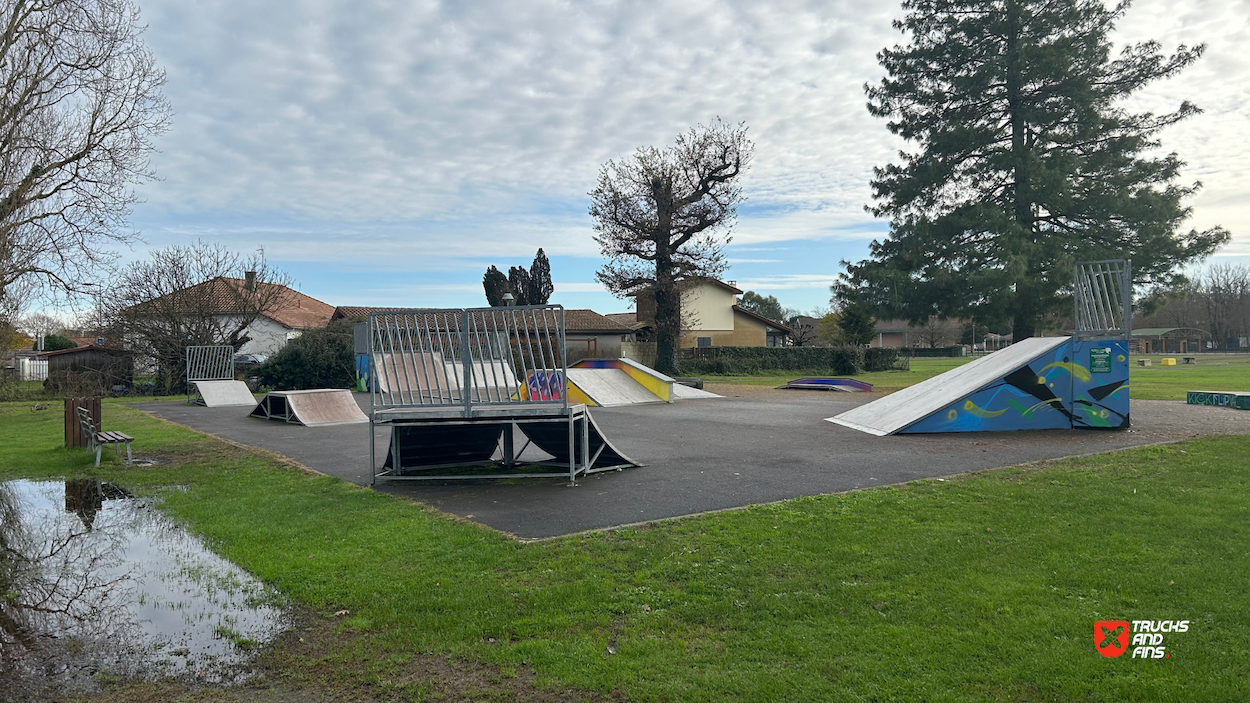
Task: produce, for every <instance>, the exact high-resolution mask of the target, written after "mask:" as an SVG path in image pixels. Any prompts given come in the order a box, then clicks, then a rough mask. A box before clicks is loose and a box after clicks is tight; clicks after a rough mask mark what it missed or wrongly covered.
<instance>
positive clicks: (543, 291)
mask: <svg viewBox="0 0 1250 703" xmlns="http://www.w3.org/2000/svg"><path fill="white" fill-rule="evenodd" d="M555 290H556V286H555V284H554V283H552V282H551V262H550V261H548V260H547V255H546V254H545V253H544V252H543V250H542V248H541V247H540V248H539V249H538V253H537V254H535V255H534V263H532V264H530V289H529V301H530V305H546V304H547V301H549V300H551V294H552V293H554V292H555Z"/></svg>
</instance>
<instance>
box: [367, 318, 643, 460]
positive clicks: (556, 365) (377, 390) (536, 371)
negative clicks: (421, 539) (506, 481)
mask: <svg viewBox="0 0 1250 703" xmlns="http://www.w3.org/2000/svg"><path fill="white" fill-rule="evenodd" d="M367 332H368V339H367V347H368V354H369V359H368V369H369V373H370V378H369V382H368V386H369V388H370V403H369V415H368V421H369V425H370V431H369V464H370V475H371V477H372V478H373V480H374V481H375V482H376V481H377V480H378V479H383V480H403V479H406V480H448V479H483V478H491V479H494V478H530V477H552V476H562V477H567V478H568V479H569V480H576V478H577V477H578V476H583V475H586V474H590V473H596V472H599V471H609V470H616V469H622V468H627V467H632V466H639V464H638V463H637V462H635V461H632V460H631V459H629V458H628V457H626V456H625V455H624V454H622V453H621V452H620V451H618V450H617V449H616V448H615V447H613V446H612V445H611V443H610V442H608V440H607V439H606V438H605V437H604V436H603V434H602V432H600V430H599V428H598V426H597V425H596V424H595V422H594V419H593V418H592V417H591V416H590V413H589V412H588V411H587V409H586V405H585V404H582V403H575V402H570V395H571V393H570V389H569V384H568V378H569V371H570V369H569V368H568V366H567V364H566V361H565V359H566V356H565V337H564V308H562V307H560V306H558V305H530V306H521V307H498V308H473V309H411V310H388V311H385V312H376V313H372V314H370V316H369V323H368V330H367ZM379 426H383V427H390V429H391V437H390V442H389V445H388V447H387V451H386V458H385V459H384V461H383V462H382V466H381V467H379V466H378V463H377V453H378V452H377V449H378V448H377V446H376V439H375V432H374V428H376V427H379ZM517 439H521V440H522V441H523V442H524V444H523V445H522V446H521V448H520V449H519V450H518V449H517V447H516V442H517ZM530 445H533V446H534V447H536V448H537V449H541V450H542V452H543V458H529V459H527V458H524V457H523V455H525V453H526V450H527V449H528V448H529V446H530ZM531 456H532V453H531Z"/></svg>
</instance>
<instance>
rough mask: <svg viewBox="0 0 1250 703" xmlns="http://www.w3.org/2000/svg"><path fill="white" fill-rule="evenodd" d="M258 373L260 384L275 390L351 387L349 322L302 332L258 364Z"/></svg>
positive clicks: (353, 373)
mask: <svg viewBox="0 0 1250 703" xmlns="http://www.w3.org/2000/svg"><path fill="white" fill-rule="evenodd" d="M257 374H258V375H259V376H260V382H261V383H262V384H264V385H266V386H269V387H270V388H274V389H277V390H303V389H308V388H354V387H355V386H356V358H355V354H354V353H353V350H352V324H351V322H348V321H339V322H336V323H333V324H331V325H330V326H328V327H325V328H323V329H313V330H308V331H306V332H304V334H302V335H300V336H298V337H296V338H295V339H292V340H291V341H289V342H287V343H286V346H285V347H283V348H282V350H281V351H279V352H278V353H277V354H274V355H273V356H271V357H269V358H268V359H267V360H266V361H265V363H263V364H261V365H260V368H259V369H258V370H257Z"/></svg>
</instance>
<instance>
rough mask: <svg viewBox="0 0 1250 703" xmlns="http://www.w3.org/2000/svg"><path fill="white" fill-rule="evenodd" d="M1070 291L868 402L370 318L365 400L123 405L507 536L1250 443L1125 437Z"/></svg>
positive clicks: (543, 336)
mask: <svg viewBox="0 0 1250 703" xmlns="http://www.w3.org/2000/svg"><path fill="white" fill-rule="evenodd" d="M1082 266H1084V265H1082ZM1077 280H1078V287H1077V316H1076V317H1077V328H1076V330H1075V332H1074V334H1073V335H1072V336H1070V337H1069V336H1060V337H1037V338H1030V339H1026V340H1023V341H1022V342H1020V343H1018V344H1014V345H1011V346H1009V347H1007V348H1006V349H1004V350H1002V351H998V352H995V353H993V354H989V355H987V356H984V357H981V358H978V359H976V360H974V361H972V362H970V363H968V364H965V365H962V366H959V367H956V368H955V369H953V370H951V371H948V372H946V373H944V374H941V375H938V376H935V377H932V378H929V379H928V380H925V381H922V382H920V383H917V384H915V385H912V386H910V387H907V388H904V389H903V390H900V391H898V392H896V393H893V394H886V395H882V394H878V393H872V392H869V391H865V390H863V389H862V388H859V389H857V390H858V391H859V392H854V393H804V392H800V391H794V390H781V389H767V388H753V389H750V390H746V389H745V388H744V387H741V386H725V387H719V388H717V387H713V388H710V389H708V390H701V389H699V390H696V389H692V388H687V387H685V386H683V385H681V384H678V383H676V382H675V380H674V379H672V378H670V377H668V376H665V375H663V374H660V373H658V372H656V371H655V370H653V369H650V368H648V367H646V366H642V365H641V364H638V363H637V362H634V361H630V360H628V359H589V360H584V361H581V362H578V363H576V364H573V365H571V366H569V365H566V364H565V363H564V358H563V353H562V351H563V349H564V336H563V335H564V330H563V310H562V309H561V308H559V306H528V307H525V308H507V309H503V310H500V309H458V310H426V309H412V310H396V311H387V312H383V313H375V314H371V315H370V318H369V322H368V323H367V329H364V330H362V331H363V332H364V334H363V335H358V336H357V338H358V339H361V338H363V339H364V340H365V342H364V343H363V345H362V346H363V348H357V350H356V353H357V354H358V355H360V354H365V355H367V356H368V357H369V363H368V364H367V366H366V368H368V369H369V370H370V376H369V377H368V378H366V379H365V382H364V384H363V385H364V386H365V387H367V388H368V389H369V390H368V392H367V393H356V394H352V393H349V392H348V391H345V390H336V389H316V390H304V391H275V392H272V393H270V394H268V395H266V396H265V397H264V398H262V399H261V400H260V401H259V402H257V403H256V405H255V408H254V409H253V410H252V411H251V412H250V414H249V413H248V412H247V411H246V410H244V409H243V408H240V407H239V406H240V405H242V403H243V399H242V397H241V396H242V394H243V393H244V392H245V391H237V393H238V394H239V395H240V397H239V398H238V399H235V400H230V401H229V402H222V403H219V404H216V405H215V404H214V403H213V402H212V400H213V398H215V397H216V394H215V392H213V391H210V392H208V393H205V391H204V389H201V391H200V392H199V394H198V396H197V400H198V401H199V402H198V403H186V404H177V403H146V404H139V405H138V406H137V407H139V408H141V409H143V410H146V411H148V412H150V413H152V414H154V415H157V416H160V417H163V418H166V419H168V420H171V421H174V422H177V423H179V424H183V425H186V426H189V427H191V428H193V429H196V430H200V431H202V432H206V433H209V434H213V435H216V436H219V437H222V438H224V439H227V440H230V441H233V442H237V443H240V444H244V445H249V446H254V447H259V448H262V449H266V450H270V451H274V452H277V453H279V454H281V455H283V456H286V457H289V458H290V459H293V460H294V461H296V462H299V463H300V464H303V465H304V466H307V467H309V468H311V469H313V470H316V471H319V472H321V473H324V474H327V475H331V476H336V477H338V478H341V479H344V480H346V481H350V482H352V483H356V484H358V485H370V486H376V487H377V489H378V490H382V491H385V492H388V493H392V494H395V495H400V496H404V497H407V498H411V499H414V500H418V501H420V502H422V503H425V504H427V505H430V506H431V507H434V508H436V509H439V510H442V511H445V512H447V513H451V514H454V515H457V516H460V517H462V518H464V519H467V520H473V521H476V522H480V523H482V524H485V525H488V526H490V527H493V528H495V529H497V530H500V531H502V532H505V533H508V534H511V535H514V536H516V537H519V538H523V539H537V538H544V537H551V536H556V535H563V534H569V533H575V532H580V531H586V530H595V529H603V528H610V527H617V526H621V525H630V524H635V523H641V522H647V521H653V520H659V519H666V518H675V517H680V516H685V515H693V514H698V513H703V512H707V511H714V510H725V509H732V508H741V507H744V506H749V505H753V504H760V503H768V502H773V501H779V500H785V499H791V498H798V497H802V496H813V495H820V494H825V493H835V492H841V491H849V490H854V489H857V488H866V487H871V486H881V485H890V484H900V483H905V482H908V481H912V480H916V479H929V478H940V477H945V476H952V475H956V474H961V473H965V472H969V471H979V470H984V469H991V468H997V467H1004V466H1012V465H1018V464H1024V463H1029V462H1036V461H1043V460H1050V459H1057V458H1061V457H1068V456H1077V455H1084V454H1093V453H1099V452H1107V451H1113V450H1117V449H1124V448H1128V447H1134V446H1143V445H1149V444H1156V443H1161V442H1168V441H1175V440H1181V439H1187V438H1191V437H1194V436H1199V435H1201V434H1211V433H1219V432H1231V433H1246V432H1250V425H1247V423H1245V422H1244V421H1243V420H1242V418H1241V417H1239V416H1230V415H1229V414H1228V413H1227V411H1226V410H1225V409H1223V408H1219V407H1193V406H1187V405H1185V404H1182V403H1178V402H1168V401H1153V402H1152V401H1136V402H1134V403H1133V405H1134V408H1133V410H1132V413H1131V418H1132V419H1131V422H1130V412H1129V410H1130V407H1129V406H1130V402H1129V397H1128V396H1129V393H1128V391H1129V358H1128V349H1127V339H1128V334H1129V326H1128V322H1129V320H1130V319H1131V311H1130V308H1129V288H1128V279H1127V266H1126V265H1122V264H1121V263H1120V262H1093V263H1092V264H1090V265H1088V267H1087V268H1079V269H1078V271H1077ZM1087 292H1088V293H1089V294H1088V295H1085V293H1087ZM362 324H365V323H362ZM204 349H205V351H204V352H203V355H204V357H205V358H206V359H217V360H218V361H221V362H222V363H224V361H223V360H224V359H225V356H224V355H221V354H219V353H218V352H217V351H214V350H213V348H204ZM189 351H190V350H189ZM215 354H216V355H218V356H213V355H215ZM220 365H221V364H216V365H215V364H205V365H203V366H204V368H205V369H206V371H205V372H204V373H199V369H197V368H193V367H192V366H190V365H189V366H188V379H189V380H196V379H200V382H201V384H209V385H210V386H211V384H234V383H238V382H237V381H230V380H202V379H205V378H206V377H207V378H217V379H225V378H227V376H226V375H225V374H223V373H221V372H220V371H219V370H217V368H216V367H217V366H220ZM214 375H215V376H214ZM803 380H804V381H818V380H819V379H803ZM799 385H800V386H810V385H816V386H819V385H820V384H819V383H815V384H813V383H803V384H799ZM865 387H868V386H866V384H865ZM717 391H719V392H717ZM221 395H222V396H223V397H224V396H225V394H224V393H223V394H221ZM201 405H203V406H206V407H202V406H201ZM258 418H259V419H260V420H279V421H280V422H279V423H274V422H260V421H258ZM383 456H384V457H385V460H384V461H381V462H380V459H381V457H383ZM466 467H467V468H466ZM500 479H502V480H500Z"/></svg>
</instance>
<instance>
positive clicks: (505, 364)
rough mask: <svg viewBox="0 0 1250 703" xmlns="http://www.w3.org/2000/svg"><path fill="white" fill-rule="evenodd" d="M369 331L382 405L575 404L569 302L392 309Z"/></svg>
mask: <svg viewBox="0 0 1250 703" xmlns="http://www.w3.org/2000/svg"><path fill="white" fill-rule="evenodd" d="M368 332H369V356H370V358H369V368H370V374H371V376H372V378H371V381H370V384H369V385H370V393H371V400H370V406H371V408H373V409H375V410H376V409H389V408H410V407H420V408H446V409H448V410H453V409H455V410H462V411H463V412H464V414H465V416H466V417H467V416H471V415H472V414H473V411H474V408H475V407H478V406H485V405H489V406H495V407H498V406H507V407H511V408H513V409H518V410H519V409H522V408H545V409H547V410H554V409H556V408H559V409H561V410H565V411H567V409H568V397H567V393H566V389H565V381H564V379H565V378H566V375H567V365H566V357H565V339H564V308H563V307H562V306H559V305H526V306H518V307H494V308H467V309H465V308H461V309H413V310H389V311H384V312H375V313H371V314H370V315H369V330H368Z"/></svg>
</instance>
